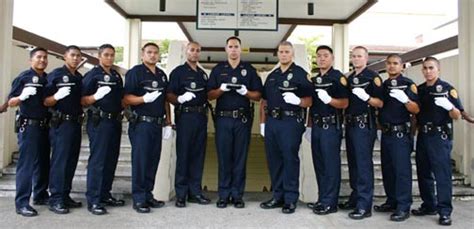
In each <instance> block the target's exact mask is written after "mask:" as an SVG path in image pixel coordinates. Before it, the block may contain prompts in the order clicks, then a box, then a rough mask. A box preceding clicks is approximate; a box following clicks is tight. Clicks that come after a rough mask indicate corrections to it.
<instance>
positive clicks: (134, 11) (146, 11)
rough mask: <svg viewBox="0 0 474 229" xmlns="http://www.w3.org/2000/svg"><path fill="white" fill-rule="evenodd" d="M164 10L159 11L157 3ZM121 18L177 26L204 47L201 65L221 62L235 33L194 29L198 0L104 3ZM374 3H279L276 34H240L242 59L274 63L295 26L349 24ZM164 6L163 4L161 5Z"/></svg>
mask: <svg viewBox="0 0 474 229" xmlns="http://www.w3.org/2000/svg"><path fill="white" fill-rule="evenodd" d="M161 1H165V3H164V6H165V10H164V11H160V2H161ZM105 2H107V3H108V4H109V5H110V6H111V7H112V8H113V9H115V10H116V11H117V12H118V13H120V14H121V15H122V16H123V17H125V18H128V19H131V18H136V19H140V20H141V21H148V22H177V23H178V25H179V27H180V28H181V29H182V31H183V33H184V34H185V35H186V37H187V39H188V40H193V41H197V42H199V43H200V44H201V45H202V47H203V53H202V55H201V56H202V58H203V60H201V62H206V61H208V60H209V59H210V61H211V62H213V61H221V60H224V59H225V58H226V56H225V55H223V54H222V52H223V51H224V48H223V47H224V45H225V40H226V38H227V37H230V36H233V35H235V31H234V30H198V29H196V18H197V17H196V5H197V0H133V1H131V0H105ZM308 2H312V3H314V15H308ZM376 2H377V0H278V4H279V6H278V20H277V22H278V30H277V31H245V30H242V31H239V32H238V36H239V38H241V40H242V47H243V48H249V50H250V52H249V53H244V54H243V58H245V60H247V61H251V62H262V63H264V62H276V61H277V60H276V57H275V56H274V53H275V49H276V47H277V46H278V43H280V42H281V41H283V40H286V39H287V38H288V37H289V36H290V35H291V33H292V32H293V30H294V29H295V28H296V26H297V25H327V26H331V25H333V24H336V23H340V24H344V23H350V22H351V21H352V20H354V19H355V18H357V17H358V16H359V15H361V14H362V13H363V12H365V11H366V10H367V9H368V8H370V7H371V6H372V5H373V4H375V3H376ZM161 4H163V3H161Z"/></svg>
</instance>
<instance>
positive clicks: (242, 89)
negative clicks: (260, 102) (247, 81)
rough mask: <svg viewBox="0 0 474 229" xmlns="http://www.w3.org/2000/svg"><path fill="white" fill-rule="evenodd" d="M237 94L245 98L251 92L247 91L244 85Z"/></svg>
mask: <svg viewBox="0 0 474 229" xmlns="http://www.w3.org/2000/svg"><path fill="white" fill-rule="evenodd" d="M236 92H237V93H239V94H241V95H243V96H245V95H246V94H247V92H249V90H247V87H246V86H245V85H243V84H242V86H241V87H240V88H239V89H237V90H236Z"/></svg>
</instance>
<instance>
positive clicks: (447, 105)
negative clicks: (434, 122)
mask: <svg viewBox="0 0 474 229" xmlns="http://www.w3.org/2000/svg"><path fill="white" fill-rule="evenodd" d="M435 104H436V105H437V106H440V107H442V108H444V109H445V110H447V111H451V110H452V109H454V105H453V104H452V103H451V101H449V99H448V98H446V97H436V98H435Z"/></svg>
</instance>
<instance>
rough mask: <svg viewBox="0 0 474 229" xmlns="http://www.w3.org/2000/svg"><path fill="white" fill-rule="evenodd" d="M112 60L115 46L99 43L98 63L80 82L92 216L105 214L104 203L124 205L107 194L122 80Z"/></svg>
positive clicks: (119, 120) (114, 161) (115, 148)
mask: <svg viewBox="0 0 474 229" xmlns="http://www.w3.org/2000/svg"><path fill="white" fill-rule="evenodd" d="M114 59H115V48H114V47H113V46H112V45H110V44H104V45H101V46H100V47H99V65H97V66H95V67H94V68H93V69H91V70H90V71H89V72H87V73H86V75H85V76H84V79H83V81H82V99H81V103H82V105H83V106H85V107H89V109H88V112H87V115H88V119H87V134H88V136H89V147H90V152H91V153H90V156H89V163H88V165H87V192H86V197H87V203H88V210H89V211H90V212H91V213H92V214H94V215H103V214H106V213H107V210H106V209H105V207H104V205H109V206H123V205H124V204H125V202H124V201H123V200H118V199H115V198H114V197H112V195H111V194H110V190H111V189H112V183H113V180H114V175H115V169H116V167H117V161H118V157H119V151H120V139H121V135H122V115H121V111H122V97H123V81H122V77H121V76H120V74H119V73H118V72H117V71H115V70H114V69H112V66H113V64H114Z"/></svg>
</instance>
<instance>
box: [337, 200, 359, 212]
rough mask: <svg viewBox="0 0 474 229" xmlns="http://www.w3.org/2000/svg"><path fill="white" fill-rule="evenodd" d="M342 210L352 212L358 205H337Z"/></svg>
mask: <svg viewBox="0 0 474 229" xmlns="http://www.w3.org/2000/svg"><path fill="white" fill-rule="evenodd" d="M337 206H338V207H339V208H340V209H342V210H352V209H355V208H356V204H355V203H353V202H351V201H346V202H343V203H340V204H338V205H337Z"/></svg>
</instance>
